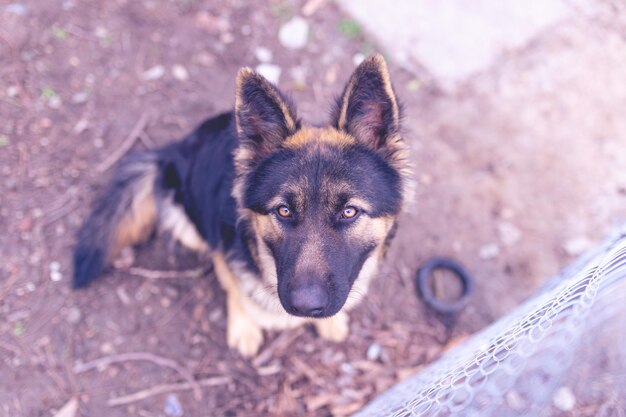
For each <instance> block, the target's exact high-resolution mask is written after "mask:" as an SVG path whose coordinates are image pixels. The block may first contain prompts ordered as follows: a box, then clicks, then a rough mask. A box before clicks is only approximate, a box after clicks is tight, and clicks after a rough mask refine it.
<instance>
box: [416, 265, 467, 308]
mask: <svg viewBox="0 0 626 417" xmlns="http://www.w3.org/2000/svg"><path fill="white" fill-rule="evenodd" d="M436 269H445V270H448V271H451V272H452V273H454V275H456V277H457V278H458V279H459V281H461V284H462V285H463V293H462V294H461V296H460V297H459V298H458V299H457V300H456V301H451V302H448V301H441V300H438V299H437V297H435V294H434V293H433V280H434V275H433V271H434V270H436ZM417 290H418V293H419V295H420V296H421V297H422V299H423V300H424V302H425V303H426V305H428V306H429V307H430V308H432V309H433V310H435V311H437V312H439V313H442V314H454V313H458V312H459V311H461V310H463V308H464V307H465V306H466V305H467V303H468V302H469V300H470V298H471V296H472V294H473V293H474V282H473V280H472V277H471V276H470V274H469V273H467V271H466V270H465V269H464V268H463V267H462V266H461V265H460V264H459V263H457V262H456V261H453V260H451V259H447V258H430V259H429V260H427V261H426V262H425V263H424V264H423V265H422V267H421V268H420V269H419V270H418V271H417Z"/></svg>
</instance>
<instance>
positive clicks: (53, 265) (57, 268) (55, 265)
mask: <svg viewBox="0 0 626 417" xmlns="http://www.w3.org/2000/svg"><path fill="white" fill-rule="evenodd" d="M49 268H50V272H58V271H60V270H61V264H60V263H59V262H57V261H52V262H50V267H49Z"/></svg>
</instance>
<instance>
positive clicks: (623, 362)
mask: <svg viewBox="0 0 626 417" xmlns="http://www.w3.org/2000/svg"><path fill="white" fill-rule="evenodd" d="M625 319H626V227H623V228H622V229H621V230H620V231H619V232H618V233H616V234H615V235H614V236H612V237H611V238H609V239H607V240H606V241H605V242H604V243H603V244H601V245H600V246H599V247H598V248H596V249H594V250H592V251H591V252H589V253H588V254H586V255H584V256H583V257H581V258H580V259H579V260H578V261H577V262H575V263H574V264H573V265H572V266H570V267H569V268H567V269H566V270H564V271H563V272H562V273H561V274H560V275H558V276H557V277H555V278H554V279H552V280H550V281H549V282H548V284H547V285H546V286H545V287H544V288H542V289H541V290H540V291H539V292H538V293H537V294H536V295H534V296H533V297H532V298H531V299H529V300H527V301H526V302H524V303H523V304H522V305H520V306H519V307H518V308H517V309H515V310H514V311H513V312H512V313H510V314H508V315H507V316H505V317H503V318H502V319H500V320H498V321H497V322H495V323H494V324H493V325H491V326H489V327H487V328H486V329H484V330H482V331H481V332H479V333H477V334H475V335H473V336H472V337H471V338H470V339H468V340H467V341H466V342H465V343H463V344H462V345H460V346H458V347H456V348H455V349H453V350H451V351H449V352H448V353H446V354H445V355H444V356H442V357H441V358H440V359H439V360H438V361H436V362H435V363H433V364H432V365H430V366H429V367H427V368H426V369H424V370H423V371H422V372H420V373H419V374H417V375H416V376H414V377H412V378H410V379H408V380H405V381H403V382H401V383H399V384H397V385H396V386H394V387H392V388H391V389H390V390H389V391H387V392H385V393H383V394H381V395H380V396H379V397H377V398H376V399H375V400H374V401H372V402H371V403H370V404H369V405H368V406H367V407H365V408H364V409H363V410H361V411H360V412H358V413H356V414H355V415H354V416H353V417H370V416H375V417H382V416H394V417H405V416H429V417H430V416H433V417H434V416H437V417H443V416H470V417H472V416H481V417H489V416H494V417H495V416H497V417H507V416H533V417H537V416H551V415H561V414H562V413H563V412H566V411H567V412H568V413H575V414H566V415H590V416H591V415H593V416H607V417H608V416H626V411H625V410H626V320H625ZM577 411H580V412H578V413H577Z"/></svg>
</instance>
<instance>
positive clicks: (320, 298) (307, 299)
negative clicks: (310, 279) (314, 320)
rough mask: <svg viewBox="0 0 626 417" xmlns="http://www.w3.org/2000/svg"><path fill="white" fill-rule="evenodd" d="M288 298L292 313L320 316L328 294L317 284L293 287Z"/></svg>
mask: <svg viewBox="0 0 626 417" xmlns="http://www.w3.org/2000/svg"><path fill="white" fill-rule="evenodd" d="M289 298H290V300H289V301H290V304H291V308H292V309H293V313H294V314H296V315H298V316H305V317H320V316H322V315H323V314H324V308H326V305H327V304H328V294H327V292H326V291H325V290H324V288H322V287H321V286H319V285H307V286H303V287H299V288H295V289H293V290H292V291H291V294H290V297H289Z"/></svg>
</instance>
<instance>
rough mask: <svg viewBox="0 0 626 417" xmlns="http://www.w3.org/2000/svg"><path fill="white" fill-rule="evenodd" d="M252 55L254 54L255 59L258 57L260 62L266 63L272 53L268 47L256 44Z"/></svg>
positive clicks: (270, 59) (270, 58) (269, 60)
mask: <svg viewBox="0 0 626 417" xmlns="http://www.w3.org/2000/svg"><path fill="white" fill-rule="evenodd" d="M254 56H256V59H258V60H259V61H261V62H262V63H264V64H267V63H268V62H271V61H272V58H273V56H274V54H272V51H270V50H269V49H267V48H265V47H263V46H258V47H257V48H256V49H255V50H254Z"/></svg>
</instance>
